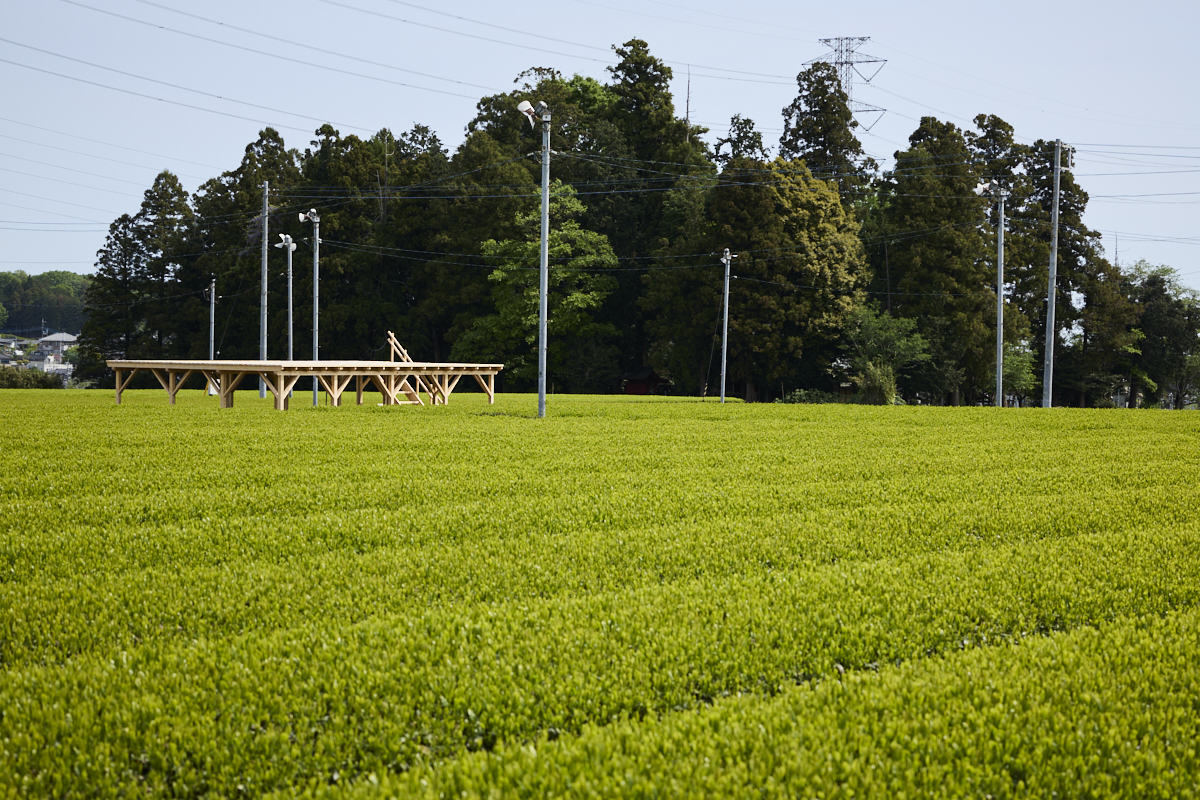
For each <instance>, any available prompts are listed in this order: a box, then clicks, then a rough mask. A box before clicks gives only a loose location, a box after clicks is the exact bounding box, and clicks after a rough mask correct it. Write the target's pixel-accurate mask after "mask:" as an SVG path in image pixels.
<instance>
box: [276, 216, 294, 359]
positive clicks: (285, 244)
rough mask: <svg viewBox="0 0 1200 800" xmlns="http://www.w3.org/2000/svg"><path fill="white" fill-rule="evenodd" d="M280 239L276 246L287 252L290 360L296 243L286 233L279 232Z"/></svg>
mask: <svg viewBox="0 0 1200 800" xmlns="http://www.w3.org/2000/svg"><path fill="white" fill-rule="evenodd" d="M279 238H280V239H281V240H282V241H280V242H279V244H277V245H275V246H276V247H281V248H283V250H284V251H285V252H286V253H287V265H288V266H287V283H288V321H287V333H288V351H287V353H288V354H287V360H288V361H291V360H292V253H294V252H295V251H296V243H295V242H293V241H292V237H291V236H288V235H287V234H286V233H281V234H279Z"/></svg>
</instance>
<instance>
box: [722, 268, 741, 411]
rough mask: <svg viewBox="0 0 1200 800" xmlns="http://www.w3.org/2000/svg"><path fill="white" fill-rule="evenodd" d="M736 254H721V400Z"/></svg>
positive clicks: (723, 386) (723, 390) (723, 389)
mask: <svg viewBox="0 0 1200 800" xmlns="http://www.w3.org/2000/svg"><path fill="white" fill-rule="evenodd" d="M735 258H737V256H731V255H729V248H728V247H726V248H725V254H724V255H723V256H721V263H722V264H724V265H725V311H724V314H725V319H724V321H723V322H722V323H721V402H722V403H724V402H725V367H726V363H727V361H728V359H729V265H730V264H732V263H733V260H734V259H735Z"/></svg>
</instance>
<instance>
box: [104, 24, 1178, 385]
mask: <svg viewBox="0 0 1200 800" xmlns="http://www.w3.org/2000/svg"><path fill="white" fill-rule="evenodd" d="M614 50H615V51H616V55H617V58H618V62H617V64H616V65H615V66H613V67H610V68H609V69H608V72H609V75H608V79H607V82H601V81H598V80H595V79H593V78H589V77H582V76H579V75H576V76H573V77H571V78H566V77H564V76H563V75H562V74H560V73H559V72H557V71H555V70H553V69H547V68H535V69H531V70H528V71H526V72H525V73H523V74H522V75H520V76H518V79H517V83H518V88H516V89H515V90H514V91H512V92H508V93H504V94H499V95H493V96H490V97H484V98H482V99H481V100H480V101H479V103H478V105H477V109H476V115H475V117H474V119H472V120H470V121H469V122H468V124H467V126H466V131H467V136H466V138H465V139H464V141H463V143H462V144H461V145H460V146H459V147H458V148H457V149H456V150H455V151H454V152H450V151H449V150H448V149H447V148H446V147H445V146H444V145H443V144H442V142H441V140H440V139H439V138H438V136H437V135H436V134H435V133H434V132H433V131H431V130H429V129H428V128H426V127H423V126H421V125H416V126H414V127H413V128H412V129H411V130H409V131H407V132H405V133H401V134H399V135H394V134H393V133H392V132H391V131H389V130H386V129H385V130H382V131H380V132H379V133H378V134H376V135H375V136H373V137H371V138H369V139H361V138H359V137H356V136H345V137H343V136H342V135H341V134H340V133H339V132H338V131H337V130H335V129H334V128H332V127H331V126H328V125H326V126H323V127H321V128H320V129H318V130H317V131H316V134H315V138H314V139H313V140H312V141H311V142H310V143H309V145H308V147H306V148H304V149H303V150H302V151H301V150H297V149H289V148H288V147H287V146H286V145H285V143H284V142H283V140H282V138H281V137H280V136H279V135H278V133H276V132H275V131H274V130H271V129H266V130H264V131H262V133H261V134H260V136H259V138H258V140H257V141H255V142H253V143H251V144H250V145H249V146H248V147H247V148H246V152H245V156H244V158H243V159H242V163H241V164H240V165H239V166H238V167H237V168H235V169H233V170H231V171H229V172H226V173H224V174H222V175H221V176H219V177H216V178H213V179H212V180H209V181H208V182H206V183H204V184H203V185H202V186H200V188H199V189H198V190H197V191H196V193H195V194H194V195H191V196H189V195H188V193H187V192H185V191H184V190H183V188H182V187H181V185H180V184H179V181H178V180H177V179H176V178H175V176H174V175H172V174H171V173H169V172H164V173H162V174H161V175H160V176H159V177H158V179H157V180H156V181H155V183H154V185H153V186H152V187H151V188H150V189H148V190H147V191H146V193H145V198H144V201H143V203H142V206H141V208H140V209H139V211H138V212H137V213H135V214H133V215H126V216H123V217H121V218H120V219H118V220H116V221H115V222H113V224H112V226H111V228H110V230H109V234H108V238H107V241H106V243H105V246H104V248H103V249H102V250H101V251H100V252H99V254H98V260H97V272H96V274H95V276H94V281H93V283H92V285H91V287H90V289H89V290H88V295H87V297H88V299H87V302H88V318H87V322H86V324H85V325H84V329H83V330H84V344H85V348H86V351H87V353H88V355H87V364H85V367H84V371H85V373H87V372H88V371H90V374H92V375H95V376H99V375H102V374H103V365H102V360H103V359H104V358H112V357H121V356H131V357H132V356H136V357H142V358H160V357H161V358H167V357H179V358H200V357H205V356H206V355H207V350H208V301H207V297H206V294H205V292H206V289H207V287H208V284H209V281H210V279H212V278H215V279H216V281H217V286H218V294H219V300H218V304H217V326H216V328H217V330H216V340H217V343H218V345H217V347H218V350H219V351H220V356H219V357H221V358H255V357H257V355H258V328H259V315H258V308H259V290H260V247H261V242H262V232H263V220H262V213H261V206H262V188H261V187H262V184H263V182H264V181H267V182H269V185H270V195H269V203H270V213H269V215H268V228H269V234H268V236H269V239H271V240H275V239H276V234H278V233H287V234H290V235H291V236H292V237H293V238H294V239H295V240H296V241H297V242H299V243H300V249H299V250H298V251H297V253H296V256H297V257H296V262H295V263H296V265H297V269H296V272H295V278H294V291H295V297H296V299H297V301H296V309H297V311H296V315H295V316H296V320H297V322H296V331H295V351H296V352H297V353H298V354H300V353H308V352H310V351H311V340H310V336H311V334H310V330H311V324H310V313H311V312H310V310H309V308H310V306H309V304H308V303H307V302H306V300H305V298H309V297H311V291H312V286H311V271H310V269H309V267H308V255H307V254H308V253H310V252H311V250H309V248H310V247H311V244H312V243H311V228H310V227H309V226H308V223H305V222H300V221H298V220H297V211H303V210H307V209H309V208H314V209H316V210H317V211H318V212H319V213H320V216H321V238H322V242H321V286H320V291H321V353H322V357H324V358H380V357H383V356H384V355H385V354H386V350H385V349H384V348H385V340H386V332H387V331H389V330H392V331H395V332H396V334H397V335H398V337H399V338H400V339H401V341H403V342H404V344H405V345H406V347H407V348H408V350H409V351H410V353H412V354H413V356H414V357H415V358H417V359H420V360H434V361H437V360H449V359H454V360H486V361H503V362H504V363H506V364H508V365H509V368H508V369H506V370H505V372H504V373H503V376H502V388H505V389H508V390H523V389H529V388H530V387H532V386H533V384H534V381H535V378H536V375H535V366H534V362H535V356H534V348H535V344H536V342H535V336H536V308H537V302H536V295H537V282H536V267H537V262H538V243H537V226H538V209H539V200H538V198H539V190H538V182H539V180H540V163H539V158H538V156H537V153H538V151H539V150H540V146H541V143H540V135H541V134H540V131H538V130H534V129H532V128H531V127H530V126H529V125H528V124H527V122H526V120H525V118H524V116H523V115H521V114H519V113H518V112H517V111H516V105H517V103H518V102H519V101H521V100H531V101H534V102H536V101H538V100H542V101H545V102H546V103H547V104H548V105H549V106H550V108H551V109H552V111H553V124H552V128H551V148H552V149H553V151H554V153H555V155H554V159H553V166H552V175H553V177H554V186H553V191H552V194H553V199H552V203H551V214H552V227H551V230H552V233H551V240H550V260H551V268H552V271H551V300H550V302H551V315H550V335H551V341H550V353H549V357H550V381H551V383H552V384H553V385H554V387H555V388H557V390H558V391H569V392H605V391H614V390H618V389H619V387H620V381H621V376H622V375H624V374H626V373H629V372H632V371H634V370H637V369H638V368H641V367H643V366H653V367H654V368H655V369H656V370H657V371H658V372H659V373H660V374H661V375H663V376H664V377H669V378H670V380H671V381H672V382H673V385H674V387H675V391H676V392H678V393H685V394H701V393H706V392H707V393H709V394H711V393H715V392H716V391H717V388H716V387H715V382H716V380H717V379H718V378H717V374H718V373H717V372H716V370H714V352H715V350H716V348H717V343H718V340H719V330H718V328H717V322H718V319H719V316H720V312H721V294H722V292H721V288H722V286H721V284H722V267H721V265H720V264H719V263H718V261H717V257H718V255H719V254H720V253H721V252H722V251H723V250H724V249H725V248H729V249H730V251H731V252H732V253H733V254H735V255H736V261H735V268H734V273H735V275H736V278H735V280H734V281H733V285H732V288H731V292H730V309H729V310H730V326H729V333H730V342H729V344H730V347H729V354H730V362H729V365H730V368H729V373H730V380H731V385H730V387H729V389H730V390H731V391H733V392H734V393H736V394H740V395H741V396H743V397H745V398H746V399H750V400H754V399H759V400H761V399H769V398H772V397H778V396H780V395H782V394H785V393H787V392H788V391H789V390H792V389H797V388H805V389H812V390H820V391H836V390H838V388H839V387H841V386H842V385H844V384H848V383H849V384H856V385H857V386H858V387H859V390H860V394H861V395H862V396H863V397H867V398H871V399H873V400H876V401H888V400H891V399H892V398H895V397H904V398H907V399H909V400H914V399H919V400H921V401H922V402H932V403H960V402H983V401H986V400H988V399H989V397H990V392H992V391H994V388H993V387H994V368H995V367H994V337H995V329H994V325H995V322H994V320H995V303H996V295H995V285H994V275H995V272H994V270H995V264H994V258H995V255H994V254H995V224H996V210H995V208H994V204H993V203H991V202H990V201H988V200H987V199H985V198H981V197H979V196H977V195H976V194H975V193H974V191H973V190H974V188H975V186H976V184H978V183H979V182H981V181H985V180H986V181H997V182H999V183H1001V184H1002V185H1003V186H1004V187H1005V188H1006V190H1007V191H1008V192H1009V193H1010V198H1009V200H1008V221H1007V227H1006V263H1007V269H1006V272H1007V278H1008V286H1007V293H1008V298H1007V302H1008V312H1007V313H1006V317H1005V340H1006V343H1007V344H1006V349H1007V350H1008V351H1009V357H1008V359H1007V361H1006V368H1005V381H1006V385H1007V386H1008V389H1007V391H1008V392H1009V393H1010V394H1011V395H1014V396H1016V397H1018V398H1021V399H1024V400H1026V401H1032V400H1033V399H1034V398H1036V397H1038V396H1039V386H1040V379H1041V374H1040V373H1041V358H1040V353H1041V352H1042V349H1043V345H1044V338H1045V332H1044V329H1045V324H1044V319H1045V310H1046V309H1045V296H1046V291H1047V286H1046V275H1047V270H1046V265H1047V262H1048V260H1049V246H1050V230H1049V220H1050V205H1051V192H1052V186H1053V150H1054V144H1053V142H1045V141H1037V142H1035V143H1033V144H1032V145H1025V144H1020V143H1018V141H1017V139H1016V137H1015V136H1014V131H1013V129H1012V127H1011V126H1009V125H1008V124H1007V123H1005V122H1004V121H1003V120H1001V119H999V118H997V117H994V116H988V115H980V116H979V117H977V118H976V119H975V121H974V122H975V127H974V129H970V130H961V129H959V128H958V127H956V126H955V125H953V124H951V123H948V122H942V121H940V120H937V119H934V118H932V117H927V118H925V119H923V120H921V123H920V125H919V126H918V127H917V129H916V130H915V131H914V132H913V134H912V136H911V137H910V138H909V146H908V148H907V149H904V150H901V151H899V152H897V153H896V154H895V165H894V167H893V168H892V169H890V170H887V171H884V172H880V171H879V169H878V166H877V165H876V164H875V162H874V161H872V160H871V159H869V158H867V157H866V156H865V155H864V153H863V150H862V146H861V144H860V142H859V141H858V139H857V137H856V135H855V129H856V127H857V123H856V122H855V121H854V119H853V117H852V115H851V114H850V111H849V108H848V104H847V99H846V96H845V94H844V92H843V91H842V88H841V86H840V84H839V83H838V80H837V75H836V73H835V71H834V70H833V69H832V68H831V67H829V66H828V65H825V64H815V65H813V66H811V67H810V68H808V69H806V70H805V71H803V72H801V73H800V74H799V75H798V76H797V84H798V92H797V95H796V98H795V100H794V101H793V102H792V103H791V104H789V105H788V106H787V107H786V108H785V109H783V121H784V134H783V136H782V138H781V139H780V141H779V144H778V150H777V152H778V155H777V156H776V157H774V158H772V157H771V152H770V151H771V148H769V147H767V146H766V145H765V144H764V142H763V139H762V135H761V133H759V132H758V131H757V130H756V128H755V125H754V123H753V121H751V120H749V119H745V118H743V117H742V116H740V115H734V116H733V118H732V120H731V125H730V130H729V133H728V135H727V136H725V137H722V138H719V139H718V140H717V141H716V143H715V146H710V145H709V144H707V143H706V142H705V140H704V139H703V138H702V137H703V135H704V134H705V133H707V130H706V129H704V128H701V127H698V126H695V125H689V124H688V123H687V122H686V121H685V120H682V119H680V118H679V117H678V115H677V114H676V110H675V107H674V103H673V99H672V96H671V93H670V90H669V85H668V84H669V81H670V78H671V70H670V68H669V67H667V66H666V65H664V64H663V63H662V62H661V61H660V60H658V59H657V58H655V57H654V56H653V55H652V54H651V53H650V52H649V49H648V46H647V45H646V43H645V42H642V41H640V40H636V39H635V40H631V41H629V42H627V43H625V44H624V45H621V46H619V47H614ZM1061 198H1062V199H1061V207H1060V222H1061V224H1060V238H1059V255H1058V258H1059V269H1058V277H1057V281H1058V302H1057V308H1056V316H1057V320H1058V323H1059V324H1058V332H1057V335H1056V337H1055V348H1056V354H1057V359H1058V360H1057V367H1056V371H1055V384H1054V385H1055V394H1056V404H1068V405H1095V404H1102V403H1104V402H1109V401H1110V398H1111V397H1112V396H1113V394H1114V392H1116V391H1117V390H1118V388H1120V387H1127V388H1129V389H1131V391H1132V394H1133V396H1134V397H1135V398H1141V402H1144V403H1147V404H1149V403H1160V402H1164V401H1167V402H1174V403H1176V404H1178V403H1179V401H1180V399H1181V398H1194V397H1195V396H1196V391H1197V386H1196V384H1197V363H1196V359H1197V354H1198V352H1200V351H1198V349H1197V327H1198V324H1200V317H1198V314H1197V308H1198V307H1200V304H1198V302H1197V298H1196V297H1195V295H1194V294H1193V293H1191V292H1189V291H1187V290H1185V289H1184V288H1183V287H1182V286H1180V285H1179V283H1178V282H1177V281H1176V280H1175V277H1174V274H1175V273H1174V272H1173V271H1172V270H1170V269H1167V268H1164V267H1153V266H1151V265H1146V264H1141V265H1138V266H1137V267H1136V268H1133V269H1129V270H1126V271H1122V270H1120V269H1118V267H1117V266H1116V265H1114V264H1113V263H1111V262H1110V261H1108V260H1107V259H1106V258H1105V257H1104V254H1103V251H1102V249H1101V247H1100V244H1099V235H1098V234H1097V233H1096V232H1095V231H1091V230H1089V229H1088V228H1087V227H1086V226H1085V224H1084V222H1083V217H1084V213H1085V211H1086V207H1087V200H1088V197H1087V193H1086V192H1085V191H1084V190H1083V189H1082V188H1081V187H1080V186H1079V185H1078V184H1077V183H1076V182H1075V181H1074V179H1073V178H1072V177H1071V174H1070V173H1069V172H1067V173H1065V174H1064V175H1063V178H1062V192H1061ZM272 243H273V242H272ZM283 264H284V258H283V256H282V255H281V254H280V253H279V251H277V250H271V258H270V280H269V285H268V294H269V307H270V310H271V311H270V316H269V322H268V338H269V343H270V344H269V355H270V356H271V357H274V358H278V357H281V356H282V355H283V352H284V351H283V348H284V346H285V342H286V333H285V331H284V323H285V319H286V316H285V313H284V309H285V308H286V294H285V291H286V285H285V281H284V279H283V276H282V271H283Z"/></svg>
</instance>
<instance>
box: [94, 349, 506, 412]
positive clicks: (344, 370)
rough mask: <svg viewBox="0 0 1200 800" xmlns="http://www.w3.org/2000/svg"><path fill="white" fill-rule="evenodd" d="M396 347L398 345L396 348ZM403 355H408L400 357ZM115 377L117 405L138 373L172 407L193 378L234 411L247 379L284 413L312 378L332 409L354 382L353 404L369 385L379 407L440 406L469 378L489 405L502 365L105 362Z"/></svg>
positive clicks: (328, 362)
mask: <svg viewBox="0 0 1200 800" xmlns="http://www.w3.org/2000/svg"><path fill="white" fill-rule="evenodd" d="M397 346H398V345H397ZM405 355H407V354H405ZM108 366H109V368H111V369H112V370H113V371H114V372H115V373H116V376H117V383H116V388H117V403H120V402H121V392H123V391H124V390H125V389H126V388H127V387H128V386H129V382H130V381H131V380H133V376H134V375H136V374H137V373H139V372H143V371H144V372H149V373H151V374H152V375H154V377H155V378H157V379H158V382H159V383H160V384H162V387H163V388H164V389H166V391H167V397H168V399H169V400H170V402H171V405H175V395H176V394H177V393H178V392H179V389H180V387H181V386H183V383H184V381H186V380H187V379H188V377H190V376H191V375H192V374H193V373H194V374H198V375H203V376H204V379H205V380H206V381H207V382H208V384H209V385H210V386H212V387H213V388H214V389H215V390H216V393H217V395H218V396H219V397H220V400H221V408H233V392H234V390H235V389H237V387H238V385H239V384H240V383H241V382H242V380H243V379H244V378H245V377H246V376H247V375H257V376H260V377H262V379H263V382H264V383H265V384H266V385H267V388H269V389H270V390H271V393H272V394H273V395H275V408H276V409H278V410H280V411H283V410H286V409H287V407H288V395H289V394H291V391H292V389H293V388H294V387H295V385H296V382H297V381H299V380H300V379H301V378H304V377H313V376H315V377H316V378H317V380H319V381H320V382H321V386H322V387H324V389H325V391H326V392H327V393H328V394H329V402H330V403H331V404H332V405H335V406H339V405H341V404H342V394H343V393H344V392H345V391H346V390H347V389H348V388H349V387H350V383H351V381H354V382H355V389H356V394H357V395H358V404H359V405H362V401H363V390H364V389H366V388H367V387H368V386H370V385H371V384H372V383H374V384H375V386H377V387H378V388H379V391H380V392H381V393H382V394H383V404H384V405H405V404H412V405H425V401H423V400H422V399H421V392H424V393H425V394H426V395H427V396H428V397H429V403H430V405H445V404H446V403H447V402H448V401H449V399H450V393H451V392H453V391H454V387H455V386H457V385H458V382H459V380H461V379H462V378H463V377H465V376H468V375H469V376H471V377H472V378H474V379H475V380H476V381H477V382H478V383H479V385H480V386H481V387H482V388H483V390H484V391H485V392H487V396H488V403H489V404H490V403H494V402H495V401H496V375H497V374H498V373H499V372H500V371H501V370H502V369H504V365H503V364H445V363H435V362H426V361H407V360H405V361H125V360H114V361H109V362H108Z"/></svg>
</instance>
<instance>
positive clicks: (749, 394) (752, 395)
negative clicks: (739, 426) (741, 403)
mask: <svg viewBox="0 0 1200 800" xmlns="http://www.w3.org/2000/svg"><path fill="white" fill-rule="evenodd" d="M746 402H747V403H755V402H758V392H756V391H754V379H753V378H747V379H746Z"/></svg>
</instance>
